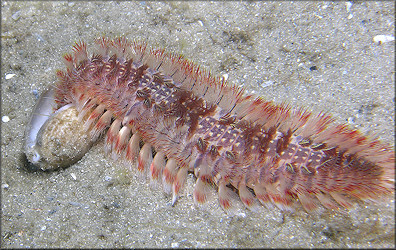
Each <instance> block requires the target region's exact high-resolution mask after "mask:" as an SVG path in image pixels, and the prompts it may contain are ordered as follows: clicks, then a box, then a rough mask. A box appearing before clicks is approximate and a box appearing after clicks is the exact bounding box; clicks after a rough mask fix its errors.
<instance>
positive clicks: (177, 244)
mask: <svg viewBox="0 0 396 250" xmlns="http://www.w3.org/2000/svg"><path fill="white" fill-rule="evenodd" d="M171 247H172V248H176V247H179V243H178V242H172V243H171Z"/></svg>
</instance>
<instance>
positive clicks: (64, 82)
mask: <svg viewBox="0 0 396 250" xmlns="http://www.w3.org/2000/svg"><path fill="white" fill-rule="evenodd" d="M73 50H74V51H73V53H72V54H66V55H65V56H64V61H65V64H66V66H67V69H66V70H64V71H58V72H57V76H58V81H57V83H56V86H55V87H54V94H53V98H54V101H55V103H56V107H55V110H59V109H61V108H62V107H65V106H66V105H69V106H67V107H68V108H71V109H75V110H76V112H75V113H76V116H78V119H77V120H79V121H81V122H82V123H83V125H82V127H83V131H84V133H86V134H87V135H88V137H89V138H90V143H91V142H94V141H96V140H97V139H98V138H100V137H101V135H102V134H105V140H106V143H105V145H106V146H105V147H106V148H105V151H106V152H108V153H111V154H112V155H113V156H114V157H122V158H123V159H125V160H126V161H127V162H129V163H131V164H133V163H135V162H137V169H138V170H139V171H140V172H146V171H147V172H148V174H149V176H150V178H152V179H154V180H158V181H160V182H162V183H163V187H164V190H165V191H166V192H168V193H172V194H173V203H174V202H175V201H176V199H177V196H178V194H179V192H180V190H181V188H182V187H183V184H184V182H185V180H186V176H187V173H188V172H194V174H195V176H196V184H195V188H194V194H193V197H194V201H195V202H196V203H198V204H201V203H204V202H205V201H206V200H207V198H208V192H209V189H210V188H212V186H213V187H217V190H218V197H219V204H220V206H221V207H222V208H223V209H224V210H228V209H229V208H230V207H231V205H232V199H231V196H232V194H233V193H235V192H237V193H238V194H239V197H240V199H241V201H242V202H243V204H244V205H245V206H246V207H248V208H252V207H253V206H255V205H256V204H257V203H258V202H257V201H259V202H260V203H262V204H264V205H266V206H270V205H272V204H274V205H276V206H277V207H279V208H281V209H293V207H294V206H295V204H296V201H299V202H300V203H301V204H302V206H303V207H304V209H306V210H307V211H311V210H314V209H316V208H318V207H319V205H320V204H321V205H323V206H324V207H326V208H329V209H335V208H338V207H339V205H341V206H342V207H345V208H348V207H350V206H351V202H352V201H353V200H357V199H374V200H375V199H378V198H380V197H384V196H386V195H389V194H391V193H393V190H394V179H393V178H394V163H395V159H394V152H393V150H392V149H391V148H390V147H389V146H388V145H386V144H384V143H382V142H380V141H378V140H377V139H375V138H368V137H365V136H363V135H362V134H361V133H360V132H358V131H356V130H353V129H350V128H348V127H347V126H346V125H342V124H341V125H337V124H335V123H334V121H333V119H332V118H331V117H330V116H329V115H327V114H324V113H320V114H313V113H311V112H309V111H307V110H305V109H303V108H291V107H290V106H287V105H276V104H274V103H272V102H269V101H265V100H263V99H261V98H260V97H254V96H251V95H245V94H244V90H243V89H241V88H238V87H236V86H233V85H231V84H228V83H226V82H225V80H224V79H222V78H217V77H214V76H212V75H211V74H210V73H209V72H207V71H205V70H202V69H200V68H199V67H198V66H196V65H195V64H193V63H192V62H190V61H188V60H186V59H184V58H183V57H182V56H178V55H174V54H168V53H166V52H165V51H164V50H161V49H150V48H147V47H146V45H145V44H142V43H137V42H129V41H128V40H126V39H125V38H116V39H112V40H111V39H107V38H100V39H97V41H96V45H95V48H94V50H93V52H92V54H90V55H88V52H87V48H86V44H85V43H83V42H80V43H77V44H76V45H75V46H74V48H73ZM60 112H63V111H62V110H61V111H59V112H57V114H59V113H60ZM46 123H48V122H46ZM73 126H75V125H73ZM43 127H45V125H44V126H43ZM43 129H44V128H42V129H41V130H43ZM36 130H37V129H36ZM43 133H44V132H41V133H39V134H43ZM53 133H56V132H53ZM35 137H36V136H33V139H34V138H35ZM37 137H40V136H39V135H38V136H37ZM41 137H42V136H41ZM32 141H33V142H31V144H30V149H27V151H29V150H30V151H31V150H32V148H34V146H37V145H34V142H35V140H32ZM86 144H89V143H86ZM78 147H80V146H78ZM38 148H39V147H38V146H37V147H36V150H35V152H34V154H33V155H35V159H33V160H31V161H33V162H34V161H35V162H36V163H38V164H40V162H41V164H43V162H46V163H47V164H50V165H51V164H52V165H60V164H59V160H57V161H56V163H52V162H51V160H50V159H49V158H46V157H43V156H42V153H41V152H40V149H38ZM88 148H89V147H88ZM86 150H88V149H84V150H83V151H84V152H86ZM29 154H30V155H32V153H31V152H30V153H28V155H29ZM78 155H79V157H74V158H73V159H72V161H75V160H78V159H79V158H81V157H82V156H80V155H81V152H80V151H79V154H78ZM31 158H32V157H31ZM62 159H63V158H62Z"/></svg>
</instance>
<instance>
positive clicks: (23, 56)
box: [1, 1, 395, 248]
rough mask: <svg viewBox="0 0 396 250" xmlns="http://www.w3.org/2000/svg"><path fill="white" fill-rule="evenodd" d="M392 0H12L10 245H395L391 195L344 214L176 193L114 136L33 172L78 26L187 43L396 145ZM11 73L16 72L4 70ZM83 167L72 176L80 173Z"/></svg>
mask: <svg viewBox="0 0 396 250" xmlns="http://www.w3.org/2000/svg"><path fill="white" fill-rule="evenodd" d="M394 11H395V6H394V3H393V1H390V2H373V1H370V2H363V1H357V2H353V3H345V2H339V3H331V2H298V3H297V2H295V3H291V2H277V3H273V2H250V1H249V2H191V3H190V2H164V3H163V2H161V3H155V2H146V1H140V2H81V3H80V2H11V1H2V3H1V12H2V13H1V14H2V23H1V28H2V30H1V45H2V50H1V53H2V54H1V58H2V64H1V91H2V92H1V98H2V103H1V104H2V106H1V116H2V117H4V116H8V117H9V119H10V120H9V121H8V122H1V132H2V133H1V184H2V186H1V247H2V248H10V247H12V248H15V247H32V248H42V247H87V248H88V247H89V248H91V247H94V248H99V247H238V248H239V247H274V248H277V247H293V248H294V247H310V248H316V247H319V248H328V247H359V248H365V247H395V240H394V237H395V212H394V199H389V200H386V201H385V202H382V203H379V204H372V203H363V204H357V205H356V206H355V207H354V208H353V209H351V210H350V211H349V212H346V213H344V214H342V213H334V212H331V211H324V212H323V211H322V212H321V213H318V214H307V213H305V212H304V211H303V209H300V210H298V211H296V212H295V213H293V214H290V213H283V212H281V211H279V210H278V209H272V210H269V209H266V208H262V209H261V210H260V211H259V212H256V213H254V212H250V211H248V210H246V209H245V208H243V206H242V205H241V203H240V202H238V203H237V205H238V206H239V207H238V210H237V213H236V214H234V215H227V214H225V213H224V212H223V211H222V210H221V208H220V207H219V206H218V204H217V200H216V199H215V198H213V199H211V201H210V202H209V203H208V204H207V205H205V206H204V207H203V208H197V207H195V206H194V204H193V199H192V190H193V185H194V177H193V176H192V175H190V176H189V177H188V181H187V184H186V188H185V192H184V193H183V194H182V195H181V197H180V198H179V200H178V202H177V203H176V205H175V206H174V207H172V206H171V205H170V201H171V198H170V197H168V196H166V195H165V194H164V193H163V192H162V190H161V189H158V188H153V187H152V186H151V185H150V184H149V182H142V181H141V180H140V179H139V178H137V176H136V173H135V172H132V173H128V172H126V170H125V168H124V167H123V166H122V165H121V164H120V163H119V162H116V161H114V160H112V159H111V158H110V157H108V156H106V155H105V154H104V150H103V143H99V144H98V145H96V146H95V147H94V148H92V150H90V151H89V152H88V153H87V154H86V155H85V156H84V157H83V158H82V160H81V161H79V162H78V163H76V164H74V165H73V166H71V167H69V168H67V169H65V170H62V171H57V172H52V173H41V172H29V171H27V170H26V168H25V162H24V160H23V157H22V156H23V152H22V142H23V134H24V129H25V126H26V124H27V122H28V119H29V114H30V112H31V110H32V108H33V106H34V104H35V102H36V101H37V95H38V94H40V93H42V92H43V91H44V90H45V89H46V88H47V87H48V86H49V85H51V84H53V83H54V81H55V80H56V77H55V70H56V69H58V68H62V67H63V65H62V60H61V55H62V54H64V53H66V52H68V51H70V48H71V46H72V45H73V43H74V42H75V41H77V40H80V39H82V40H84V41H87V42H88V43H89V44H90V43H92V41H93V40H94V39H95V38H97V37H98V36H100V35H106V36H116V35H125V36H127V37H128V38H131V39H138V40H146V41H147V42H148V43H149V44H151V45H153V46H159V47H163V48H166V49H167V50H168V51H171V52H177V53H182V54H183V55H185V57H187V58H190V59H192V60H194V61H195V62H196V63H198V64H201V65H202V66H203V67H205V68H206V69H210V70H211V71H212V72H213V73H214V74H216V75H224V74H228V78H229V81H230V82H232V83H235V84H238V85H243V86H245V87H246V88H247V90H248V91H249V92H254V93H256V94H260V95H262V96H263V97H264V98H266V99H269V100H273V101H275V102H278V103H279V102H282V101H284V102H287V103H290V104H292V105H293V106H304V107H309V108H311V109H312V110H313V111H314V112H319V111H321V110H324V111H327V112H330V113H332V114H333V115H334V117H335V118H336V119H337V121H338V122H347V123H349V124H350V125H351V126H352V127H355V128H359V129H361V130H362V131H363V132H364V133H370V134H376V135H378V136H379V137H380V138H381V139H382V140H384V141H385V142H388V143H389V144H391V145H392V146H394V125H395V121H394V115H395V114H394V105H395V99H394V90H395V89H394V88H395V87H394V80H395V79H394V73H395V71H394V56H395V55H394V46H395V42H394V41H391V42H387V43H382V44H378V43H375V42H374V41H373V37H375V36H376V35H390V36H394V27H395V23H394V18H395V17H394ZM7 74H15V76H14V77H12V78H11V79H6V77H5V76H6V75H7ZM74 177H75V178H74Z"/></svg>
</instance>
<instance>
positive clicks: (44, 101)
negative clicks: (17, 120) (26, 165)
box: [25, 91, 92, 171]
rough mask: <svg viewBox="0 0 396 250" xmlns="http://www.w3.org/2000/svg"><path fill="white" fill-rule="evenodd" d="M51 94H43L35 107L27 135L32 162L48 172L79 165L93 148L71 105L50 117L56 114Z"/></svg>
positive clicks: (26, 143) (29, 157)
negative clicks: (77, 163)
mask: <svg viewBox="0 0 396 250" xmlns="http://www.w3.org/2000/svg"><path fill="white" fill-rule="evenodd" d="M49 92H50V91H47V92H45V93H44V94H43V96H42V97H41V99H40V101H39V102H38V105H37V106H36V107H35V110H34V112H33V115H32V118H31V120H30V123H29V126H28V129H27V130H26V135H25V136H26V141H25V153H26V156H27V158H28V160H29V161H30V162H31V163H33V164H34V165H35V166H37V167H39V168H40V169H41V170H44V171H46V170H55V169H58V168H60V167H67V166H69V165H71V164H73V163H75V162H77V161H78V160H80V159H81V158H82V157H83V156H84V154H85V153H86V152H87V151H88V150H89V148H90V147H91V145H92V143H91V141H90V139H89V136H88V133H87V132H86V131H85V130H84V127H83V122H82V121H80V120H79V119H78V112H77V110H76V108H75V107H74V106H72V105H67V106H65V107H63V108H61V109H59V110H58V111H56V112H55V113H53V114H48V113H49V112H52V108H51V105H52V103H51V101H53V100H51V98H50V96H51V93H49ZM48 107H50V109H48Z"/></svg>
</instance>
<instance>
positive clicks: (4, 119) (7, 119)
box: [1, 115, 10, 122]
mask: <svg viewBox="0 0 396 250" xmlns="http://www.w3.org/2000/svg"><path fill="white" fill-rule="evenodd" d="M1 121H2V122H9V121H10V117H8V116H6V115H5V116H3V117H1Z"/></svg>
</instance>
